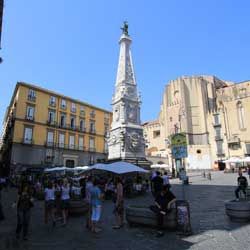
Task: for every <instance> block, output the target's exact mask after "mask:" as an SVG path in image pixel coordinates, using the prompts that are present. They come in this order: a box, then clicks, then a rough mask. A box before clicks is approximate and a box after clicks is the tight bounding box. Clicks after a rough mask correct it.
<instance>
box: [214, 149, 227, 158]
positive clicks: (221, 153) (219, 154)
mask: <svg viewBox="0 0 250 250" xmlns="http://www.w3.org/2000/svg"><path fill="white" fill-rule="evenodd" d="M216 155H217V156H218V157H223V156H225V152H224V150H220V151H217V153H216Z"/></svg>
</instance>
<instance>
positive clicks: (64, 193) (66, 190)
mask: <svg viewBox="0 0 250 250" xmlns="http://www.w3.org/2000/svg"><path fill="white" fill-rule="evenodd" d="M61 189H62V194H61V199H62V200H69V199H70V197H69V186H67V187H64V186H62V188H61Z"/></svg>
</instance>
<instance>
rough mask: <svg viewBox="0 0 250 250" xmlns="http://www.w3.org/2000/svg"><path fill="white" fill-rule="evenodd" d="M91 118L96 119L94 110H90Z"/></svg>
mask: <svg viewBox="0 0 250 250" xmlns="http://www.w3.org/2000/svg"><path fill="white" fill-rule="evenodd" d="M90 117H91V118H94V117H95V110H94V109H91V110H90Z"/></svg>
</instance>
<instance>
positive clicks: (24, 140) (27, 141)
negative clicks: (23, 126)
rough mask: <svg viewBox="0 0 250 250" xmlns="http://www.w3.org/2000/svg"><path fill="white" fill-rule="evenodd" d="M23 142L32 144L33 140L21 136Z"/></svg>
mask: <svg viewBox="0 0 250 250" xmlns="http://www.w3.org/2000/svg"><path fill="white" fill-rule="evenodd" d="M23 144H28V145H32V144H33V140H32V139H30V138H23Z"/></svg>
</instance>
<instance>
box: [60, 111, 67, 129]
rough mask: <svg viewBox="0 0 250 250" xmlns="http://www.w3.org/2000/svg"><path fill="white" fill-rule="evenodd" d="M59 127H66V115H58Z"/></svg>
mask: <svg viewBox="0 0 250 250" xmlns="http://www.w3.org/2000/svg"><path fill="white" fill-rule="evenodd" d="M60 127H61V128H65V127H66V114H61V115H60Z"/></svg>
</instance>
